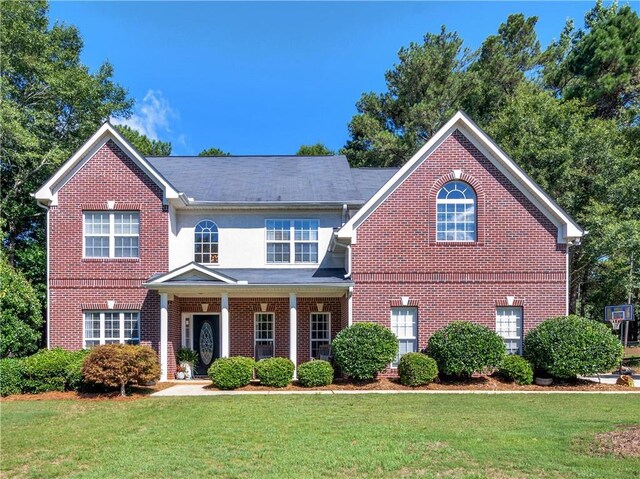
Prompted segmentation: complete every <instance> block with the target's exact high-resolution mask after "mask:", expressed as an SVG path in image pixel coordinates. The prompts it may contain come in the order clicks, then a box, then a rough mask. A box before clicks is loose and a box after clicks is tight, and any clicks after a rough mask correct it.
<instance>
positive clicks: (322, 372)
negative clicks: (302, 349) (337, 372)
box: [298, 359, 333, 388]
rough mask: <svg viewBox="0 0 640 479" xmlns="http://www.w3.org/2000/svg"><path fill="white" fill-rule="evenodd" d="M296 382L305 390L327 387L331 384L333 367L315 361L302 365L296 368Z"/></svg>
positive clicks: (326, 363)
mask: <svg viewBox="0 0 640 479" xmlns="http://www.w3.org/2000/svg"><path fill="white" fill-rule="evenodd" d="M298 382H299V383H300V385H301V386H304V387H306V388H312V387H317V386H327V385H329V384H331V383H332V382H333V366H331V363H329V362H328V361H322V360H317V359H316V360H313V361H308V362H306V363H302V364H301V365H300V366H298Z"/></svg>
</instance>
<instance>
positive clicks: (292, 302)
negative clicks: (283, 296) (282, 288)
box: [289, 293, 298, 379]
mask: <svg viewBox="0 0 640 479" xmlns="http://www.w3.org/2000/svg"><path fill="white" fill-rule="evenodd" d="M297 305H298V299H297V297H296V293H290V294H289V359H291V361H292V362H293V366H294V367H295V369H294V370H293V377H294V379H297V378H298V312H297Z"/></svg>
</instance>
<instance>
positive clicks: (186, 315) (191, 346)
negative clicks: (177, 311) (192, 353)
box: [180, 313, 197, 349]
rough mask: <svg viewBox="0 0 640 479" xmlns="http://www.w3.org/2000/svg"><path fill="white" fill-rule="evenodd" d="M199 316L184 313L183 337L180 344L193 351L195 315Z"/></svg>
mask: <svg viewBox="0 0 640 479" xmlns="http://www.w3.org/2000/svg"><path fill="white" fill-rule="evenodd" d="M194 314H197V313H182V315H181V316H182V324H181V326H182V336H181V337H180V344H181V345H182V347H183V348H189V349H193V315H194ZM187 318H189V321H190V324H189V343H188V344H187V342H186V341H185V339H186V329H187V325H186V320H187Z"/></svg>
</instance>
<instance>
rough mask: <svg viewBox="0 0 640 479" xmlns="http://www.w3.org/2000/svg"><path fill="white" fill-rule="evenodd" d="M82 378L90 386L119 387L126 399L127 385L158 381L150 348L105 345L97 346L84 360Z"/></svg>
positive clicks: (157, 367) (157, 370)
mask: <svg viewBox="0 0 640 479" xmlns="http://www.w3.org/2000/svg"><path fill="white" fill-rule="evenodd" d="M82 377H83V379H84V381H85V382H87V383H90V384H96V385H102V386H106V387H119V388H120V394H121V395H122V396H126V390H125V387H126V386H127V385H128V384H144V383H146V382H149V381H156V380H158V379H159V378H160V364H159V363H158V356H157V354H156V352H155V351H154V350H153V349H151V348H150V347H149V346H131V345H128V344H107V345H105V346H97V347H96V348H94V349H93V350H91V353H89V356H87V358H86V359H85V362H84V365H83V367H82Z"/></svg>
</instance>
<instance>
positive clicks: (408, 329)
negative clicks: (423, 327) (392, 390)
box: [391, 308, 418, 367]
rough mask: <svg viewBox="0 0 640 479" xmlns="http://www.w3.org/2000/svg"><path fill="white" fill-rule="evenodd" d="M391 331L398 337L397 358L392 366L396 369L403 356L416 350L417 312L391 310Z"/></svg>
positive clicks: (406, 309) (403, 309)
mask: <svg viewBox="0 0 640 479" xmlns="http://www.w3.org/2000/svg"><path fill="white" fill-rule="evenodd" d="M391 331H392V332H393V334H395V335H396V336H397V337H398V357H397V358H396V360H395V361H394V362H393V364H392V366H393V367H397V366H398V363H399V362H400V358H401V357H402V355H403V354H406V353H413V352H416V351H417V350H418V310H417V309H416V308H392V309H391Z"/></svg>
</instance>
